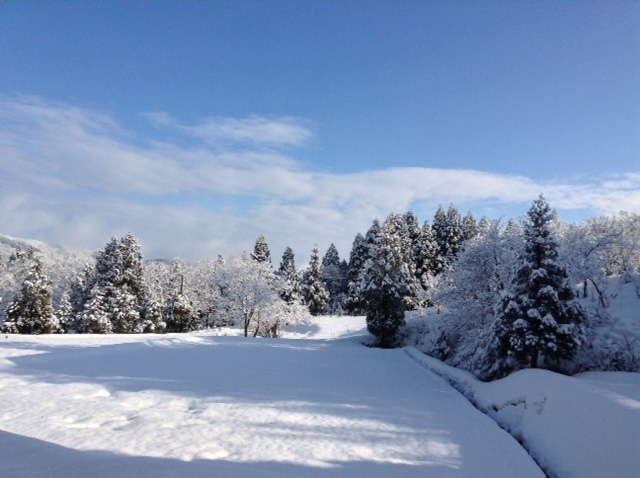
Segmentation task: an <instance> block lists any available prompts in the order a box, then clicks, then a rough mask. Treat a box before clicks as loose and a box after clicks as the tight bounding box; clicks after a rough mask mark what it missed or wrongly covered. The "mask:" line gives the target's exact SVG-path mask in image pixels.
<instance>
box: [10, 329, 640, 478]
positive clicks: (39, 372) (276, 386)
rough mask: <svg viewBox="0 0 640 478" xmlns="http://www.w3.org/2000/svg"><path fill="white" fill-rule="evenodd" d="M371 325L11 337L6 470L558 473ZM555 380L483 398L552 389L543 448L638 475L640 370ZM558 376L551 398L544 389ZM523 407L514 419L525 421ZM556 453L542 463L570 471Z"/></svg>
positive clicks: (526, 424) (525, 424)
mask: <svg viewBox="0 0 640 478" xmlns="http://www.w3.org/2000/svg"><path fill="white" fill-rule="evenodd" d="M363 333H365V329H364V321H363V319H362V318H352V317H332V318H319V319H318V320H317V322H316V324H315V325H312V326H306V327H298V328H297V329H295V330H291V331H287V332H285V334H284V338H280V339H253V338H249V339H246V338H244V337H238V336H235V335H236V334H235V331H233V330H227V331H225V332H224V334H226V335H227V336H224V335H220V334H219V333H218V334H212V333H195V334H180V335H178V334H167V335H126V336H124V335H100V336H96V335H93V336H92V335H75V336H74V335H59V336H55V335H52V336H46V337H45V336H16V335H11V336H7V335H3V336H0V470H1V473H0V475H1V476H3V477H62V476H64V477H65V478H67V477H70V476H82V477H89V476H100V477H103V476H119V477H131V476H136V477H147V476H148V477H158V476H160V477H174V476H216V477H225V476H229V477H231V476H234V477H238V476H251V477H253V476H258V477H259V476H291V477H299V476H304V477H307V476H349V477H358V476H362V477H375V476H380V477H388V476H403V477H404V476H420V477H425V476H437V477H441V476H452V477H453V476H465V477H515V476H517V477H528V476H537V477H541V476H544V475H543V474H542V472H541V471H540V469H539V468H538V467H537V465H536V464H535V462H534V461H533V460H532V459H531V457H530V456H529V455H528V454H527V453H526V452H525V450H524V449H523V448H522V447H521V446H520V445H519V444H518V443H517V441H516V440H515V439H514V438H512V437H511V436H510V435H509V434H508V433H507V432H505V431H504V430H502V429H501V428H499V427H498V426H497V425H496V423H495V422H494V421H493V420H492V419H491V418H490V417H488V416H487V415H485V414H483V413H481V412H479V411H478V410H477V409H476V408H474V407H473V406H472V405H471V404H470V403H469V401H468V400H467V399H466V398H465V397H463V396H462V395H461V394H460V393H459V392H458V391H456V390H455V389H454V388H453V387H452V386H451V385H450V384H449V383H448V382H447V381H446V380H445V379H443V378H441V377H439V376H438V375H437V374H436V373H434V372H432V370H431V368H429V367H425V366H423V365H424V363H426V362H423V361H422V360H421V356H420V355H418V354H419V352H417V351H415V350H413V351H412V350H405V349H397V350H381V349H373V348H368V347H365V346H363V345H362V344H361V343H360V341H359V339H357V338H354V337H357V336H361V335H362V334H363ZM437 364H440V362H437ZM437 364H436V365H437ZM428 365H429V366H432V365H433V363H431V362H429V363H428ZM441 365H442V364H441ZM442 366H443V367H446V366H444V365H442ZM536 372H538V371H536ZM441 373H442V372H441ZM544 374H550V373H549V372H544V373H543V374H538V376H539V380H535V381H533V380H529V379H528V378H527V379H525V380H520V381H519V382H518V383H515V382H514V383H512V384H510V385H507V386H504V387H502V389H501V388H500V387H501V386H500V382H495V383H494V384H495V390H494V391H493V392H491V393H489V392H487V395H486V397H488V398H486V397H485V398H481V399H478V398H477V397H476V399H477V400H484V401H487V403H489V402H490V401H491V400H492V399H495V397H502V396H501V395H500V394H501V393H502V394H503V395H504V394H507V395H508V394H514V393H515V391H516V390H517V389H518V388H519V387H522V391H521V392H520V393H521V394H522V396H523V397H525V398H526V397H529V398H531V399H532V400H534V401H537V402H540V400H541V399H544V396H547V399H544V400H546V401H545V402H543V405H542V406H541V410H540V411H538V409H536V408H535V407H531V408H530V409H528V410H529V412H527V413H525V414H524V415H523V416H526V420H521V421H520V422H519V423H521V424H522V425H521V426H522V428H523V429H531V430H533V431H532V432H531V433H530V437H531V440H533V441H534V442H535V443H538V441H545V440H551V441H549V444H548V446H547V445H545V447H546V448H545V447H542V448H540V447H538V448H536V447H531V448H533V449H534V450H536V451H538V452H539V453H547V452H548V451H547V449H548V448H553V447H556V446H557V444H558V443H566V442H575V443H576V445H575V446H573V448H572V447H571V446H569V445H567V446H565V445H562V446H560V448H559V449H558V450H556V455H559V456H560V460H561V461H562V459H564V460H565V461H571V460H583V462H581V463H580V466H583V465H584V464H585V463H586V464H587V465H589V466H592V465H597V467H595V468H594V470H596V471H594V472H593V473H591V476H603V475H598V474H597V472H598V471H599V470H601V469H603V467H611V466H613V468H607V469H610V470H612V473H608V474H607V475H606V476H634V475H633V474H632V473H636V472H637V470H638V469H639V467H640V458H638V457H637V455H638V453H635V456H629V455H628V450H630V449H631V448H632V447H634V446H635V450H636V451H637V450H638V449H640V425H639V421H638V414H639V413H640V383H639V380H638V377H637V375H638V374H623V375H620V374H610V373H598V374H593V373H591V374H584V375H581V376H579V377H578V379H575V378H569V377H560V376H555V374H550V375H553V377H554V378H553V380H547V377H546V375H544ZM517 375H518V374H516V376H514V377H513V378H514V379H515V380H518V377H517ZM555 377H560V378H555ZM505 380H508V379H505ZM554 380H556V381H557V382H558V383H555V382H554ZM521 382H522V383H521ZM494 384H484V385H487V386H490V385H494ZM549 384H551V385H552V386H553V389H551V390H549V391H547V392H548V393H546V395H544V394H542V395H539V396H538V395H533V392H531V390H530V388H531V387H533V388H536V387H538V388H540V387H543V388H544V387H545V386H547V385H549ZM480 385H483V384H480ZM527 387H530V388H527ZM480 388H482V387H480V386H478V387H477V389H478V390H479V389H480ZM500 390H502V391H500ZM594 390H596V391H598V392H597V393H595V392H593V391H594ZM589 393H592V395H589ZM477 395H478V396H480V395H481V393H480V392H478V394H477ZM516 395H517V394H516ZM505 396H506V395H505ZM596 396H597V398H595V399H594V397H596ZM492 397H493V398H492ZM556 397H557V399H556ZM576 397H579V398H580V400H579V402H578V403H572V400H574V399H576ZM504 398H505V397H502V398H501V400H502V399H504ZM592 400H595V401H592ZM525 402H526V400H525ZM537 402H536V403H537ZM552 407H553V410H554V415H552V417H556V418H557V417H558V416H561V413H560V412H559V411H558V410H566V411H569V412H570V413H569V414H568V415H567V416H564V418H563V420H561V423H560V425H562V426H565V425H566V426H567V427H568V429H566V430H565V431H564V432H563V434H562V435H561V436H554V435H555V434H556V433H557V430H556V428H558V427H556V428H553V427H552V428H550V429H545V428H544V427H547V426H549V425H548V422H549V420H544V418H545V412H546V410H547V409H552ZM513 408H514V410H520V409H521V408H522V409H526V406H524V405H523V406H522V407H520V408H518V405H514V407H513ZM536 414H538V416H540V417H542V418H541V420H542V421H536ZM584 414H593V415H591V416H586V415H584ZM511 415H512V416H510V418H504V420H503V421H506V422H508V423H511V424H513V423H516V419H515V418H513V416H515V415H513V414H511ZM583 415H584V416H583ZM581 417H582V419H581ZM494 418H496V417H494ZM498 418H499V417H498ZM599 420H603V423H602V426H601V427H600V428H596V425H595V424H596V423H599ZM578 421H581V422H580V423H578ZM536 423H538V424H539V425H544V427H541V426H538V425H535V426H534V425H532V424H536ZM503 426H504V423H503ZM615 430H619V435H615ZM634 432H635V434H634ZM611 434H613V435H611ZM522 436H523V437H524V439H527V440H528V439H529V435H526V433H522ZM634 440H635V442H634ZM605 442H610V443H605ZM613 444H617V445H618V446H617V447H614V446H613ZM583 446H585V447H587V448H585V449H584V450H583V453H581V454H578V455H576V456H570V453H573V452H574V451H573V450H574V449H578V450H581V449H582V447H583ZM614 448H615V450H617V451H616V452H615V453H614V456H613V457H611V456H606V455H605V453H611V450H613V449H614ZM564 450H568V452H567V453H565V452H564ZM556 455H553V456H551V457H547V456H546V455H545V456H537V459H538V460H540V461H544V460H547V462H545V463H547V464H548V463H551V466H558V464H557V457H556ZM563 455H564V458H563ZM587 455H588V456H587ZM559 469H561V470H563V472H564V471H565V470H564V469H563V468H559ZM577 469H580V468H577ZM569 471H571V473H569ZM572 473H573V472H572V470H568V472H567V474H566V476H579V475H576V474H575V473H574V474H572ZM616 473H617V474H616ZM562 476H565V475H562ZM580 476H588V475H580ZM635 476H637V475H635Z"/></svg>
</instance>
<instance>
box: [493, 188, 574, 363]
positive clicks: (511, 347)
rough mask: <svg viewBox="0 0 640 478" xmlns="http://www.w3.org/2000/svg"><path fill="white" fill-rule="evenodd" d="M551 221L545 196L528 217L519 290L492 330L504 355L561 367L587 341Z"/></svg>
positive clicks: (504, 305)
mask: <svg viewBox="0 0 640 478" xmlns="http://www.w3.org/2000/svg"><path fill="white" fill-rule="evenodd" d="M551 220H552V213H551V211H550V208H549V205H548V204H547V202H546V201H545V199H544V197H543V196H542V195H541V196H540V197H539V198H538V199H537V200H536V201H534V202H533V205H532V206H531V208H530V209H529V212H528V213H527V220H526V222H525V226H524V240H525V251H524V254H523V257H521V261H520V266H519V268H518V270H517V273H516V279H515V284H514V291H513V293H511V294H508V295H506V296H505V298H504V300H503V303H502V306H501V308H500V310H499V311H498V316H497V318H496V322H495V324H494V326H493V331H494V334H495V336H496V337H497V339H498V348H499V354H500V355H501V356H502V357H513V358H514V359H515V360H516V361H517V363H518V365H519V366H520V367H538V366H540V365H542V366H543V367H553V366H557V364H558V362H559V360H561V359H565V360H567V359H571V358H572V357H573V355H574V354H575V352H576V351H577V349H578V348H579V347H580V345H581V344H582V342H583V341H584V336H583V326H582V324H583V321H584V313H583V312H582V310H581V308H580V307H579V305H578V304H577V303H576V302H575V301H574V300H573V299H574V294H573V290H572V288H571V286H570V284H569V281H568V278H567V273H566V271H565V269H564V268H563V267H562V266H561V265H560V264H559V262H558V245H557V243H556V241H555V239H554V237H553V235H552V231H551Z"/></svg>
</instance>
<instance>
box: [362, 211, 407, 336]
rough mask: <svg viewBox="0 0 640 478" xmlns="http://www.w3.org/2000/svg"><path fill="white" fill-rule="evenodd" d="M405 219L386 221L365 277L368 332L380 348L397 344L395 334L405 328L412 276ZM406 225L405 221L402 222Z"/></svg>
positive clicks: (397, 218) (394, 216) (393, 217)
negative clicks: (407, 259) (405, 241)
mask: <svg viewBox="0 0 640 478" xmlns="http://www.w3.org/2000/svg"><path fill="white" fill-rule="evenodd" d="M400 221H402V218H401V217H400V218H399V217H398V216H396V215H393V214H391V215H389V217H387V219H386V220H385V222H384V225H383V228H382V231H381V234H380V241H379V244H378V247H377V248H376V250H374V251H371V257H370V258H369V259H368V260H367V264H366V266H365V271H364V274H363V277H362V286H361V288H362V290H363V292H364V297H365V299H366V301H367V329H368V330H369V332H370V333H371V334H373V335H374V336H375V337H376V338H377V340H378V344H379V345H380V346H381V347H392V346H394V345H395V344H396V335H397V333H398V330H399V329H400V327H402V326H403V325H404V312H405V298H406V296H407V295H409V294H410V293H411V291H410V284H411V280H412V279H411V273H410V271H409V268H408V267H407V264H406V262H405V258H404V257H403V251H404V250H405V245H404V244H403V238H402V234H400V233H399V227H400ZM402 222H403V221H402Z"/></svg>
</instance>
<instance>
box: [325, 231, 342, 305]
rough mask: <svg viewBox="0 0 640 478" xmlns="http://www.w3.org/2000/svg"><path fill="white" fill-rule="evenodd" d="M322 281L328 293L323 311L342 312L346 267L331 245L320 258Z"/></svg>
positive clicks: (334, 247) (336, 250)
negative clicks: (327, 299)
mask: <svg viewBox="0 0 640 478" xmlns="http://www.w3.org/2000/svg"><path fill="white" fill-rule="evenodd" d="M322 281H323V282H324V284H325V286H326V289H327V292H328V293H329V301H328V302H327V305H326V306H325V311H326V312H327V313H330V314H333V313H337V311H339V310H342V306H343V305H344V302H345V298H346V293H347V287H348V284H347V266H346V263H343V262H342V261H341V260H340V255H339V254H338V249H337V248H336V246H335V245H334V244H333V243H332V244H331V245H330V246H329V249H327V252H326V254H325V255H324V257H323V258H322Z"/></svg>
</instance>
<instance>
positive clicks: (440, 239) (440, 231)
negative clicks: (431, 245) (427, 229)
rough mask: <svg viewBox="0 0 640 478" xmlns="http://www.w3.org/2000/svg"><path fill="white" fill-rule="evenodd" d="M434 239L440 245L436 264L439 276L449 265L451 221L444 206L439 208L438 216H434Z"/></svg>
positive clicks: (432, 226) (435, 270)
mask: <svg viewBox="0 0 640 478" xmlns="http://www.w3.org/2000/svg"><path fill="white" fill-rule="evenodd" d="M431 230H432V232H433V238H434V239H435V241H436V244H438V253H437V254H436V258H435V263H434V273H436V274H439V273H440V272H442V270H444V268H445V267H446V265H447V259H446V258H447V256H448V255H449V221H448V219H447V213H446V212H445V210H444V209H443V207H442V206H438V210H437V211H436V214H435V215H434V216H433V224H432V225H431Z"/></svg>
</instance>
